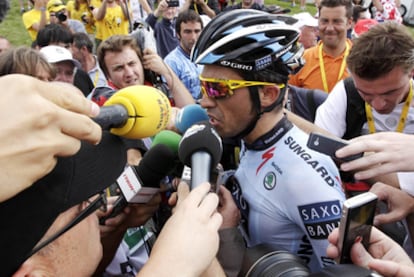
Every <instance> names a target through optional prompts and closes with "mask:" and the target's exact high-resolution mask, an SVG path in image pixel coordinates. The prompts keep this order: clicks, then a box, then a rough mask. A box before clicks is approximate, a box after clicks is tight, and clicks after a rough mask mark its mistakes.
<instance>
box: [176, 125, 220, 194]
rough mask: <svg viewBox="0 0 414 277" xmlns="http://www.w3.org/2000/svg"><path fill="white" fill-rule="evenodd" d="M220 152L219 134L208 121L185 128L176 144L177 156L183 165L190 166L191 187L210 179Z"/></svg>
mask: <svg viewBox="0 0 414 277" xmlns="http://www.w3.org/2000/svg"><path fill="white" fill-rule="evenodd" d="M222 152H223V148H222V145H221V139H220V136H219V135H218V134H217V132H216V131H215V130H214V129H213V128H212V127H211V126H210V124H209V123H208V121H203V122H200V123H196V124H194V125H193V126H191V127H190V128H188V129H187V131H186V132H185V133H184V135H183V138H182V139H181V141H180V145H179V146H178V157H179V158H180V160H181V162H182V163H183V164H184V165H186V166H189V167H191V189H194V188H195V187H197V186H198V185H200V184H201V183H202V182H209V181H210V174H211V172H212V170H213V169H214V168H215V167H216V166H217V164H218V163H219V161H220V158H221V154H222Z"/></svg>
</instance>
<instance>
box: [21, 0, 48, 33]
mask: <svg viewBox="0 0 414 277" xmlns="http://www.w3.org/2000/svg"><path fill="white" fill-rule="evenodd" d="M30 1H31V2H32V3H33V9H31V10H30V11H28V12H25V13H24V14H23V16H22V19H23V25H24V27H25V28H26V30H27V31H28V32H29V36H30V38H31V40H32V41H34V40H35V39H36V36H37V32H39V30H40V29H42V28H43V27H45V26H46V24H48V23H49V13H48V12H47V10H46V5H47V2H48V0H30Z"/></svg>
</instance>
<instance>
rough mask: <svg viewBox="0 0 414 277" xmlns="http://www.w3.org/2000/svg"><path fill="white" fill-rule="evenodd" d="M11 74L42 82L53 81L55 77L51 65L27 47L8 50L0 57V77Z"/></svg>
mask: <svg viewBox="0 0 414 277" xmlns="http://www.w3.org/2000/svg"><path fill="white" fill-rule="evenodd" d="M13 73H19V74H25V75H29V76H32V77H35V78H37V79H39V80H42V81H53V80H54V79H55V77H56V72H55V70H54V68H53V67H52V65H51V64H50V63H49V62H48V61H47V60H46V59H45V58H44V57H43V56H42V55H40V54H39V52H38V51H36V50H34V49H32V48H30V47H27V46H20V47H17V48H12V49H9V50H7V51H5V52H3V53H2V54H1V55H0V76H4V75H7V74H13Z"/></svg>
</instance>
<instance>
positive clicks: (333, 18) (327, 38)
mask: <svg viewBox="0 0 414 277" xmlns="http://www.w3.org/2000/svg"><path fill="white" fill-rule="evenodd" d="M350 26H351V19H348V18H347V17H346V8H345V7H344V6H339V7H334V8H328V7H322V8H321V10H320V14H319V36H320V38H321V40H322V41H323V43H324V45H325V46H326V47H329V48H332V49H335V48H338V47H342V46H343V43H344V42H345V41H346V33H347V30H348V28H350Z"/></svg>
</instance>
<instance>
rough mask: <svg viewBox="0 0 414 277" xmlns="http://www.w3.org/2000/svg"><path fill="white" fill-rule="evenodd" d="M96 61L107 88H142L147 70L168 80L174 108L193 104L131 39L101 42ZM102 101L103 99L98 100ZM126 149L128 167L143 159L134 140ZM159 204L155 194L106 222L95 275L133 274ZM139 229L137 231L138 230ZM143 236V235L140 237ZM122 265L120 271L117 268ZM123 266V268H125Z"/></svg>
mask: <svg viewBox="0 0 414 277" xmlns="http://www.w3.org/2000/svg"><path fill="white" fill-rule="evenodd" d="M97 54H98V61H99V64H100V65H101V67H102V70H103V72H104V73H105V75H106V76H107V79H108V85H110V86H111V87H112V89H113V90H117V89H121V88H125V87H128V86H132V85H143V84H144V80H145V76H144V68H145V69H146V70H154V71H155V72H156V73H157V74H160V75H161V76H163V77H164V78H165V79H166V80H167V84H168V86H169V87H170V88H171V94H172V96H173V97H174V101H175V103H176V104H177V105H179V106H180V107H181V105H186V104H189V103H194V101H193V99H192V97H191V94H190V93H189V92H188V91H187V90H186V88H185V86H184V85H183V84H182V83H181V82H180V80H179V79H178V78H177V76H176V75H175V74H174V73H173V72H172V70H171V69H170V68H169V67H168V66H167V65H165V64H164V63H163V61H162V59H161V57H159V56H158V55H157V54H155V53H153V52H151V51H150V50H148V49H146V50H144V55H143V54H142V52H141V49H140V48H139V47H138V46H137V44H136V41H135V40H134V38H132V37H130V36H122V35H117V36H112V37H110V38H108V39H107V40H105V41H103V42H102V43H101V45H100V46H99V48H98V53H97ZM100 98H104V100H102V99H100ZM105 98H106V97H105V96H103V95H100V94H99V91H98V90H95V91H94V93H93V94H92V99H100V100H101V102H104V101H105ZM127 147H128V150H127V152H128V153H127V160H128V163H129V164H137V163H138V162H139V160H140V158H141V157H142V151H145V149H143V147H142V146H140V145H138V142H137V141H135V142H134V141H129V142H128V146H127ZM160 201H161V198H160V195H159V194H157V195H156V197H155V198H153V200H152V201H151V202H149V203H147V204H145V205H144V204H130V205H128V209H129V213H126V212H124V213H122V214H121V215H119V216H118V217H115V218H114V219H113V220H112V219H109V220H107V221H106V222H105V225H106V227H105V229H104V230H102V231H105V237H106V238H104V239H103V240H102V242H103V244H104V248H106V249H108V251H105V256H104V260H103V261H102V262H101V264H100V265H99V267H98V269H97V273H96V274H101V273H102V272H104V271H105V270H106V272H107V273H108V274H115V275H116V274H126V273H128V272H129V273H132V274H136V273H137V272H138V271H139V269H140V268H141V267H142V266H143V264H144V263H145V262H146V260H147V258H148V250H147V249H146V247H148V244H150V242H149V241H151V240H152V239H153V235H154V234H153V233H152V232H147V231H148V230H147V229H146V228H144V227H143V225H144V224H145V223H146V222H147V221H148V220H149V219H150V218H151V217H152V216H153V214H154V212H155V211H156V210H157V208H158V205H159V203H160ZM137 227H138V228H137ZM127 230H129V232H130V233H133V235H131V236H133V237H134V246H136V247H133V248H132V250H130V247H129V245H128V244H127V242H125V241H124V240H123V238H124V235H125V233H126V232H127ZM142 234H145V236H143V235H142ZM137 237H138V238H137ZM121 264H122V265H124V266H123V267H122V268H121V267H120V265H121ZM125 266H126V267H125Z"/></svg>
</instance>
